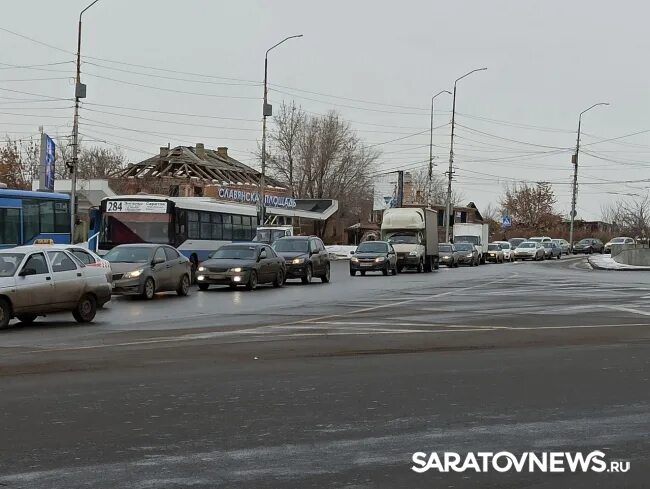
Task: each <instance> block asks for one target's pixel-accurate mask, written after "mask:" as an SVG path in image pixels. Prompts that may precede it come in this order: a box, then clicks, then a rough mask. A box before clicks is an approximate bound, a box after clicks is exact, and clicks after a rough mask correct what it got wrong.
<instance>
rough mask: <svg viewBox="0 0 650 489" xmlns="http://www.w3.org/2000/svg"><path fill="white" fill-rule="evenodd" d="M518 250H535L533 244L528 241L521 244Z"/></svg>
mask: <svg viewBox="0 0 650 489" xmlns="http://www.w3.org/2000/svg"><path fill="white" fill-rule="evenodd" d="M518 248H535V243H531V242H530V241H527V242H525V243H521V244H520V245H519V246H518Z"/></svg>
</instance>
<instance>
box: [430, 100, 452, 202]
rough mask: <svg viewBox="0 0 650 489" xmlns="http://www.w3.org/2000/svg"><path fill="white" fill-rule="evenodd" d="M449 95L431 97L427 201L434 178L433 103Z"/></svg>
mask: <svg viewBox="0 0 650 489" xmlns="http://www.w3.org/2000/svg"><path fill="white" fill-rule="evenodd" d="M443 93H448V94H449V95H451V92H450V91H449V90H440V91H439V92H438V93H436V94H435V95H434V96H433V97H431V130H430V133H429V195H428V197H427V200H430V199H431V179H432V178H433V101H434V100H435V99H436V97H437V96H438V95H440V94H443Z"/></svg>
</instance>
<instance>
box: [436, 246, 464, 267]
mask: <svg viewBox="0 0 650 489" xmlns="http://www.w3.org/2000/svg"><path fill="white" fill-rule="evenodd" d="M438 252H439V253H440V263H441V264H442V265H447V266H448V267H449V268H452V267H457V266H458V263H459V261H460V255H461V253H460V252H458V251H457V250H456V247H455V246H454V245H453V244H452V243H439V244H438Z"/></svg>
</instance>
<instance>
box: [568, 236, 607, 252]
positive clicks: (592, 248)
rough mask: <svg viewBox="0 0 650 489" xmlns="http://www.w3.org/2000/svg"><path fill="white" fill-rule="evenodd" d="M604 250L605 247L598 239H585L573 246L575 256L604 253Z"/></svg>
mask: <svg viewBox="0 0 650 489" xmlns="http://www.w3.org/2000/svg"><path fill="white" fill-rule="evenodd" d="M604 249H605V245H604V244H603V242H602V241H601V240H599V239H596V238H585V239H581V240H580V241H578V242H577V243H576V244H574V245H573V254H574V255H576V254H578V253H585V254H588V255H591V254H592V253H603V250H604Z"/></svg>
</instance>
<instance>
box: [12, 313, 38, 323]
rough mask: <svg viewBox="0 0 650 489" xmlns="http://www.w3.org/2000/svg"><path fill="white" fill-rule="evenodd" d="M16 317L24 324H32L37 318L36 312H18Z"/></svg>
mask: <svg viewBox="0 0 650 489" xmlns="http://www.w3.org/2000/svg"><path fill="white" fill-rule="evenodd" d="M16 319H18V321H20V322H21V323H23V324H32V323H33V322H34V321H35V320H36V314H18V315H17V316H16Z"/></svg>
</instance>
